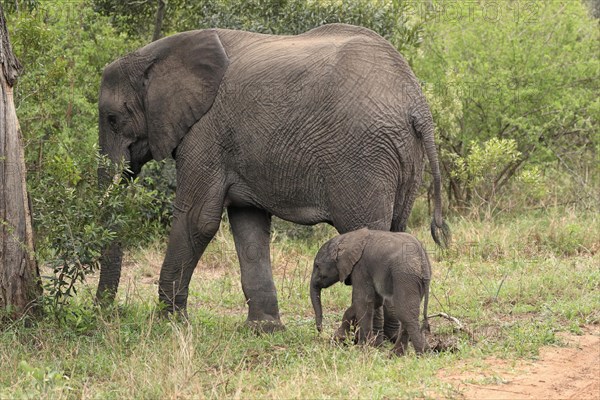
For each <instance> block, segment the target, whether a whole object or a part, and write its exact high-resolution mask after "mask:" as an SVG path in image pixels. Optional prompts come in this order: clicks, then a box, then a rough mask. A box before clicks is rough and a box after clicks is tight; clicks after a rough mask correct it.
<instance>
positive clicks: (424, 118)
mask: <svg viewBox="0 0 600 400" xmlns="http://www.w3.org/2000/svg"><path fill="white" fill-rule="evenodd" d="M413 127H414V128H415V131H416V132H417V134H418V135H419V136H420V137H421V139H422V140H423V145H424V146H425V154H427V159H428V160H429V166H430V167H431V173H432V175H433V198H434V210H433V220H432V221H431V236H432V237H433V240H434V241H435V243H437V244H438V245H439V246H441V247H444V248H446V247H448V245H449V244H450V239H451V238H450V228H449V227H448V225H447V224H446V222H445V221H444V220H443V218H442V177H441V174H440V165H439V162H438V156H437V151H436V149H435V141H434V138H433V132H434V125H433V118H432V116H431V111H429V106H428V105H427V103H426V102H425V99H423V101H422V102H421V104H420V106H419V108H418V109H417V110H416V111H415V113H414V114H413Z"/></svg>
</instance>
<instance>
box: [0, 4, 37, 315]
mask: <svg viewBox="0 0 600 400" xmlns="http://www.w3.org/2000/svg"><path fill="white" fill-rule="evenodd" d="M21 69H22V67H21V64H20V63H19V60H17V58H16V57H15V56H14V54H13V53H12V48H11V46H10V42H9V38H8V31H7V29H6V20H5V19H4V10H3V9H2V5H1V4H0V311H2V310H5V311H6V312H2V314H3V315H4V316H9V317H12V318H18V317H20V316H22V315H24V314H25V313H31V312H33V311H34V310H35V309H36V308H37V307H35V305H36V300H37V299H38V298H39V296H40V295H41V293H42V288H41V283H40V274H39V270H38V266H37V263H36V260H35V258H34V247H33V229H32V226H31V210H30V207H29V199H28V194H27V189H26V185H25V158H24V154H23V147H22V145H21V131H20V128H19V121H18V120H17V114H16V112H15V106H14V100H13V86H14V85H15V83H16V80H17V76H18V75H19V73H20V72H21Z"/></svg>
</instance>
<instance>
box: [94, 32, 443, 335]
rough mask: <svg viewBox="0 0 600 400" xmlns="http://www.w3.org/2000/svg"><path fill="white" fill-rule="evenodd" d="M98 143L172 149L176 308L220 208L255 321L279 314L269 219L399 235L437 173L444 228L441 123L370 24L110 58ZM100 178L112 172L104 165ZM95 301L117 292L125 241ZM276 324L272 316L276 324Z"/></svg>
mask: <svg viewBox="0 0 600 400" xmlns="http://www.w3.org/2000/svg"><path fill="white" fill-rule="evenodd" d="M99 111H100V112H99V114H100V117H99V126H100V134H99V139H100V140H99V141H100V148H101V152H102V153H104V154H106V155H108V157H109V158H110V159H111V160H113V161H115V162H118V161H121V160H125V161H127V162H129V165H130V169H131V170H132V172H133V175H134V176H135V175H136V174H137V173H139V171H140V169H141V167H142V165H143V164H144V163H145V162H147V161H149V160H150V159H155V160H162V159H164V158H165V157H167V156H169V155H172V156H173V157H174V158H175V159H176V167H177V192H176V200H175V204H174V210H175V211H174V215H173V225H172V229H171V233H170V237H169V242H168V247H167V253H166V256H165V260H164V263H163V265H162V269H161V273H160V281H159V299H160V301H161V302H162V303H164V304H165V305H166V309H167V310H168V311H171V312H172V311H185V308H186V304H187V297H188V286H189V282H190V278H191V276H192V273H193V271H194V268H195V267H196V264H197V262H198V260H199V258H200V257H201V255H202V253H203V252H204V250H205V248H206V246H207V245H208V243H209V242H210V240H211V239H212V238H213V236H214V235H215V233H216V232H217V230H218V228H219V224H220V222H221V215H222V211H223V210H224V209H226V210H227V212H228V215H229V221H230V223H231V228H232V232H233V236H234V240H235V245H236V250H237V253H238V258H239V261H240V267H241V278H242V288H243V291H244V294H245V296H246V299H247V302H248V306H249V313H248V321H249V322H255V321H263V322H264V321H266V322H267V324H266V325H267V326H268V325H269V323H270V324H272V326H274V327H277V326H280V318H279V309H278V304H277V295H276V291H275V285H274V283H273V278H272V272H271V261H270V257H269V241H270V227H271V216H272V215H276V216H278V217H281V218H283V219H285V220H288V221H292V222H295V223H299V224H305V225H310V224H316V223H319V222H327V223H330V224H332V225H333V226H335V228H336V229H337V230H338V231H339V232H341V233H343V232H349V231H352V230H355V229H358V228H361V227H365V226H366V227H369V228H371V229H381V230H392V231H402V230H404V228H405V226H406V221H407V219H408V216H409V213H410V211H411V208H412V206H413V202H414V200H415V196H416V194H417V190H418V188H419V186H420V184H421V181H422V172H423V166H424V155H425V154H426V155H427V157H428V159H429V164H430V166H431V170H432V173H433V178H434V179H433V182H434V192H435V213H434V218H433V222H432V234H433V236H434V238H435V240H436V241H437V242H438V243H441V242H443V239H444V237H440V232H441V233H442V234H445V228H446V227H445V224H444V222H443V221H442V215H441V192H440V173H439V166H438V159H437V154H436V149H435V145H434V139H433V127H434V125H433V121H432V118H431V113H430V111H429V108H428V106H427V103H426V102H425V98H424V97H423V94H422V92H421V89H420V87H419V83H418V81H417V79H416V78H415V76H414V74H413V73H412V71H411V70H410V68H409V66H408V64H407V63H406V61H405V60H404V59H403V58H402V56H401V55H400V54H399V53H398V52H397V51H396V50H395V49H394V48H393V47H392V46H391V45H390V44H389V43H388V42H387V41H385V40H384V39H383V38H381V37H380V36H379V35H377V34H376V33H374V32H372V31H370V30H367V29H364V28H359V27H354V26H350V25H342V24H332V25H326V26H322V27H320V28H316V29H313V30H311V31H309V32H307V33H305V34H302V35H298V36H272V35H262V34H255V33H248V32H243V31H233V30H224V29H210V30H202V31H190V32H184V33H180V34H176V35H173V36H170V37H167V38H164V39H161V40H158V41H156V42H153V43H151V44H149V45H147V46H145V47H143V48H141V49H139V50H137V51H135V52H133V53H131V54H129V55H127V56H125V57H123V58H121V59H119V60H117V61H115V62H113V63H112V64H110V65H109V66H107V67H106V68H105V70H104V73H103V76H102V84H101V90H100V100H99ZM99 174H100V177H101V179H102V180H103V181H104V182H106V181H107V180H108V179H110V177H108V176H106V173H103V171H99ZM108 250H110V251H107V253H106V254H105V257H104V261H105V262H104V263H103V265H102V268H101V276H100V284H99V292H98V297H99V298H102V297H103V296H104V298H108V299H109V300H112V298H113V297H114V294H115V292H116V288H117V285H118V281H119V276H120V270H121V269H120V268H121V266H120V259H121V257H120V252H119V248H118V244H117V245H115V246H112V247H110V248H109V249H108ZM268 329H269V328H268Z"/></svg>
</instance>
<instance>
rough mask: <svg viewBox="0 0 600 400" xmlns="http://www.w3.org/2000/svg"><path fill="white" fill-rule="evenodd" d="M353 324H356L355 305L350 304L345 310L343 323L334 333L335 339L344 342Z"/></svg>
mask: <svg viewBox="0 0 600 400" xmlns="http://www.w3.org/2000/svg"><path fill="white" fill-rule="evenodd" d="M352 325H354V326H356V313H355V312H354V307H353V306H350V307H348V309H347V310H346V312H344V316H343V317H342V324H341V325H340V326H339V328H337V330H336V331H335V333H334V335H333V340H334V341H336V342H344V341H346V339H347V338H348V335H349V334H350V332H351V330H352Z"/></svg>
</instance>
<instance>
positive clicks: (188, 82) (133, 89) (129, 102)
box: [98, 30, 228, 175]
mask: <svg viewBox="0 0 600 400" xmlns="http://www.w3.org/2000/svg"><path fill="white" fill-rule="evenodd" d="M227 66H228V58H227V55H226V54H225V50H224V48H223V46H222V44H221V41H220V40H219V37H218V35H217V33H216V32H215V31H213V30H204V31H192V32H184V33H181V34H177V35H173V36H170V37H167V38H164V39H162V40H159V41H156V42H153V43H151V44H149V45H147V46H145V47H143V48H141V49H140V50H138V51H135V52H133V53H131V54H129V55H127V56H125V57H123V58H121V59H119V60H117V61H115V62H113V63H112V64H110V65H108V66H107V67H106V68H105V70H104V73H103V75H102V85H101V89H100V100H99V104H98V105H99V128H100V134H99V142H100V143H99V144H100V150H101V152H102V153H103V154H105V155H107V156H108V157H109V158H110V159H111V160H112V161H113V162H121V161H126V162H128V163H129V167H130V169H131V171H132V172H133V175H136V174H137V173H139V172H140V169H141V167H142V166H143V164H144V163H146V162H147V161H149V160H150V159H152V158H153V159H155V160H162V159H164V158H166V157H167V156H168V155H169V154H172V152H173V151H174V150H175V148H176V147H177V146H178V144H179V142H180V141H181V140H182V138H183V137H184V136H185V134H186V133H187V132H188V131H189V129H190V128H191V127H192V126H193V125H194V124H195V123H196V122H197V121H198V120H200V118H202V116H203V115H204V114H205V113H206V112H207V111H208V110H209V109H210V107H211V106H212V104H213V101H214V99H215V97H216V95H217V92H218V90H219V85H220V83H221V79H222V78H223V75H224V74H225V71H226V69H227Z"/></svg>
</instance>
